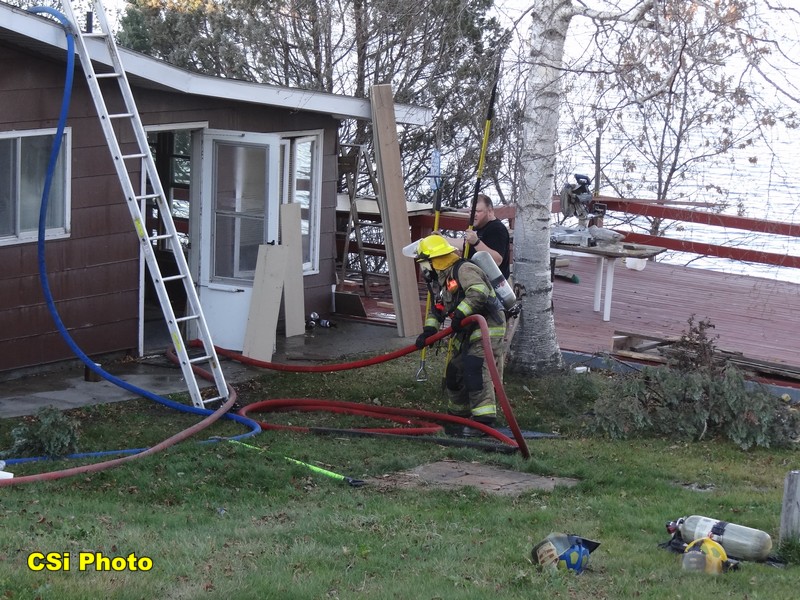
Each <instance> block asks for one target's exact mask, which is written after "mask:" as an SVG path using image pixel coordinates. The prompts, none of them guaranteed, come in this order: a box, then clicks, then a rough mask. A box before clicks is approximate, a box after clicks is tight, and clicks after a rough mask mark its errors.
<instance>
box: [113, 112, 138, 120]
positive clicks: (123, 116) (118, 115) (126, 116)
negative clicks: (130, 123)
mask: <svg viewBox="0 0 800 600" xmlns="http://www.w3.org/2000/svg"><path fill="white" fill-rule="evenodd" d="M108 118H109V119H130V118H133V113H116V114H113V115H108Z"/></svg>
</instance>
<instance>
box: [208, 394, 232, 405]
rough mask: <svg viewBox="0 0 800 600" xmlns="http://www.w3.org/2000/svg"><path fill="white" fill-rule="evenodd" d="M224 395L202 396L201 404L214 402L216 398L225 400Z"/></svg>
mask: <svg viewBox="0 0 800 600" xmlns="http://www.w3.org/2000/svg"><path fill="white" fill-rule="evenodd" d="M227 399H228V398H227V397H226V396H216V397H215V398H207V399H206V398H203V404H211V403H212V402H216V401H217V400H227Z"/></svg>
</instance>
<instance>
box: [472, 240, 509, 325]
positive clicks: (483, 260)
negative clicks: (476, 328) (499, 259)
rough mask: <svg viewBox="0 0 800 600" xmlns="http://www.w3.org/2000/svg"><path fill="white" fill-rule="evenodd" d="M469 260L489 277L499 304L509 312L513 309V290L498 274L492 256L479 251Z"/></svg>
mask: <svg viewBox="0 0 800 600" xmlns="http://www.w3.org/2000/svg"><path fill="white" fill-rule="evenodd" d="M470 260H471V261H472V262H474V263H475V264H476V265H478V266H479V267H480V268H481V269H482V270H483V272H484V273H486V275H488V276H489V281H490V282H491V284H492V287H493V288H494V293H495V294H497V297H498V298H500V302H502V303H503V307H504V308H505V309H506V310H511V309H512V308H513V307H514V304H516V302H517V296H516V295H515V294H514V290H512V289H511V286H510V285H509V284H508V281H507V280H506V278H505V277H503V274H502V273H501V272H500V269H499V267H498V266H497V263H495V262H494V259H493V258H492V255H491V254H489V253H488V252H484V251H483V250H481V251H480V252H476V253H475V254H473V255H472V256H471V257H470Z"/></svg>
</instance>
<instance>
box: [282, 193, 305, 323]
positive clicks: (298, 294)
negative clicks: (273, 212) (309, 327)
mask: <svg viewBox="0 0 800 600" xmlns="http://www.w3.org/2000/svg"><path fill="white" fill-rule="evenodd" d="M280 220H281V246H284V247H285V248H286V249H287V253H286V273H285V277H284V284H283V314H284V317H285V319H286V323H285V328H286V337H293V336H296V335H304V334H305V331H306V320H305V295H304V291H303V246H302V237H301V231H300V205H299V204H284V205H282V206H281V216H280Z"/></svg>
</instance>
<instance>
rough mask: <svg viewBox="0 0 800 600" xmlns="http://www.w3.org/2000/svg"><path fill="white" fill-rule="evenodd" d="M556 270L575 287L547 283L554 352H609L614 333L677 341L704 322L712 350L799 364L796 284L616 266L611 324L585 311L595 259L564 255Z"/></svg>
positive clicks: (664, 267)
mask: <svg viewBox="0 0 800 600" xmlns="http://www.w3.org/2000/svg"><path fill="white" fill-rule="evenodd" d="M569 261H570V264H569V266H568V267H566V268H564V269H563V270H564V271H568V272H571V273H575V274H576V275H578V277H579V278H580V283H578V284H574V283H570V282H569V281H565V280H562V279H559V278H556V280H555V282H554V284H553V304H554V309H555V320H556V332H557V335H558V341H559V345H560V346H561V349H562V350H572V351H576V352H585V353H590V354H591V353H595V352H609V351H610V350H611V343H612V337H613V335H614V331H615V330H619V331H626V332H631V333H640V334H646V335H654V336H661V337H667V336H679V335H681V334H682V333H684V332H685V331H686V330H687V329H688V320H689V318H690V317H691V316H692V315H694V316H695V320H696V321H698V320H702V319H706V318H707V319H708V320H709V321H710V322H711V323H712V324H713V325H714V326H715V329H714V330H713V332H712V335H718V336H719V338H718V339H717V342H716V343H717V346H718V348H719V349H720V350H726V351H730V352H740V353H742V354H743V355H745V356H747V357H748V358H755V359H759V360H763V361H769V362H775V363H781V364H785V365H790V366H798V365H800V351H799V350H798V346H800V344H798V336H799V335H800V326H799V325H798V316H799V315H800V285H798V284H793V283H787V282H782V281H773V280H769V279H762V278H757V277H748V276H743V275H729V274H725V273H717V272H714V271H708V270H704V269H693V268H688V267H681V266H674V265H668V264H664V263H658V262H648V264H647V267H646V268H645V269H644V270H643V271H634V270H631V269H627V268H625V266H624V265H623V264H618V265H617V268H616V271H615V277H614V292H613V295H612V303H611V320H610V321H608V322H603V320H602V315H601V313H596V312H594V311H593V310H592V305H593V294H594V281H595V269H596V263H595V259H594V258H593V257H591V256H570V257H569Z"/></svg>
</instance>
